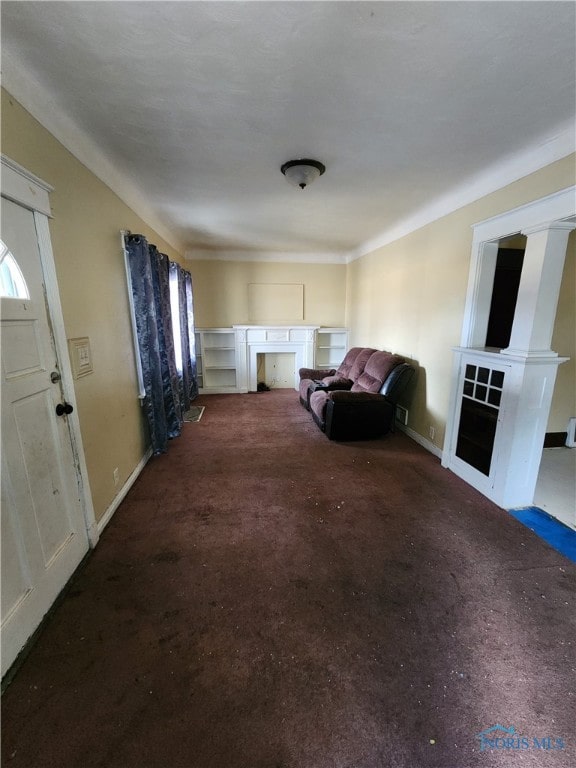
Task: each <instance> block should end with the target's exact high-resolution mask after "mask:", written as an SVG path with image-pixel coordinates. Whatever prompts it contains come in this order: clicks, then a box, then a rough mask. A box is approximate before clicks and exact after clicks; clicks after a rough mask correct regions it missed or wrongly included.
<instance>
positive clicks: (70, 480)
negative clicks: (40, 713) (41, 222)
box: [1, 199, 88, 675]
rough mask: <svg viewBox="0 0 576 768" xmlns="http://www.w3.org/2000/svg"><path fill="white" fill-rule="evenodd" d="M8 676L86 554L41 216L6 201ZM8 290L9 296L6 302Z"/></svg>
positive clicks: (4, 613) (4, 631) (4, 636)
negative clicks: (63, 410) (62, 408)
mask: <svg viewBox="0 0 576 768" xmlns="http://www.w3.org/2000/svg"><path fill="white" fill-rule="evenodd" d="M1 237H2V242H3V245H4V246H5V248H4V251H5V252H6V250H7V251H9V252H10V254H11V256H12V257H13V259H12V258H11V257H5V258H4V261H3V262H2V278H3V279H2V294H3V296H2V298H1V358H2V374H1V375H2V395H1V397H2V513H1V514H2V517H1V525H2V610H1V621H2V624H1V641H2V675H4V673H5V672H6V670H7V669H8V668H9V667H10V665H11V664H12V662H13V661H14V659H15V658H16V656H17V655H18V653H19V652H20V650H21V649H22V647H23V646H24V644H25V643H26V641H27V640H28V638H29V637H30V636H31V635H32V634H33V632H34V631H35V629H36V628H37V627H38V625H39V623H40V622H41V620H42V618H43V616H44V615H45V614H46V612H47V611H48V609H49V608H50V606H51V605H52V603H53V601H54V599H55V598H56V597H57V596H58V593H59V592H60V591H61V589H62V588H63V587H64V585H65V584H66V582H67V581H68V579H69V578H70V576H71V575H72V573H73V572H74V570H75V568H76V567H77V566H78V564H79V563H80V561H81V560H82V558H83V556H84V554H85V553H86V552H87V550H88V535H87V531H86V522H85V518H84V512H83V507H82V503H81V497H80V491H79V487H78V478H77V475H76V469H75V463H74V452H73V449H72V443H71V434H70V430H69V425H68V423H67V421H68V417H67V416H66V415H65V414H64V415H61V416H58V415H57V414H56V407H57V405H59V404H62V403H63V397H62V391H61V385H60V382H59V379H58V377H59V365H58V359H57V355H56V351H55V344H54V339H53V337H52V333H51V323H50V319H49V316H48V310H47V304H46V295H45V285H44V279H43V271H42V264H41V260H40V251H39V245H38V236H37V231H36V222H35V216H34V213H33V212H32V211H30V210H28V209H26V208H24V207H22V206H20V205H17V204H16V203H14V202H12V201H9V200H5V199H2V234H1ZM6 294H12V295H11V296H10V295H9V296H7V295H6Z"/></svg>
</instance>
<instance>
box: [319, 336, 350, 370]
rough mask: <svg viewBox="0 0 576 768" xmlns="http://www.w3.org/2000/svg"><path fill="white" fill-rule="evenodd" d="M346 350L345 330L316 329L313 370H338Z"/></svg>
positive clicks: (346, 337)
mask: <svg viewBox="0 0 576 768" xmlns="http://www.w3.org/2000/svg"><path fill="white" fill-rule="evenodd" d="M347 350H348V329H347V328H318V330H317V331H316V348H315V360H314V367H315V368H338V366H339V365H340V363H341V362H342V360H343V359H344V356H345V355H346V352H347Z"/></svg>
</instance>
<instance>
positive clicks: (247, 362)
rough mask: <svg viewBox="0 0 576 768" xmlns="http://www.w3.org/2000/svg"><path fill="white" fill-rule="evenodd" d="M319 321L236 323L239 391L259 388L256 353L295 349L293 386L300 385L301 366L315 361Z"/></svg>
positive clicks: (292, 350) (292, 351) (295, 387)
mask: <svg viewBox="0 0 576 768" xmlns="http://www.w3.org/2000/svg"><path fill="white" fill-rule="evenodd" d="M319 327H320V326H318V325H235V326H234V331H235V333H236V349H237V372H236V373H237V377H238V390H239V391H240V392H256V389H257V386H258V382H257V355H258V354H266V353H268V354H271V353H274V354H281V353H284V352H288V353H294V355H295V356H296V361H295V362H296V364H295V366H294V367H295V374H294V389H296V390H297V389H298V378H299V377H298V369H299V368H312V367H313V365H314V343H315V333H316V331H317V330H318V329H319Z"/></svg>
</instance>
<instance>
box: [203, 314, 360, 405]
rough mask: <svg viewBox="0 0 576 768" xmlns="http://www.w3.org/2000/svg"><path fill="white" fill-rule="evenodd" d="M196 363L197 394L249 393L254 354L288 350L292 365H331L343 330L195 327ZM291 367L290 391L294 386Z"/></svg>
mask: <svg viewBox="0 0 576 768" xmlns="http://www.w3.org/2000/svg"><path fill="white" fill-rule="evenodd" d="M195 341H196V367H197V376H198V388H199V391H200V392H201V393H202V394H223V393H232V392H251V391H254V390H255V388H256V384H255V376H256V358H257V355H258V354H262V353H264V354H266V353H271V354H278V353H282V352H290V353H293V354H294V355H295V367H296V369H298V368H299V367H309V368H337V367H338V366H339V365H340V363H341V362H342V360H343V359H344V356H345V354H346V350H347V349H348V329H347V328H327V327H321V326H315V325H312V326H310V325H307V326H280V327H278V326H274V327H270V326H255V325H251V326H248V325H237V326H233V327H231V328H197V329H196V334H195ZM297 378H298V375H297V370H296V374H295V382H294V386H295V389H297V387H298V382H297Z"/></svg>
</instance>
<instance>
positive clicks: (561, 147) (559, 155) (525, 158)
mask: <svg viewBox="0 0 576 768" xmlns="http://www.w3.org/2000/svg"><path fill="white" fill-rule="evenodd" d="M574 126H575V121H574V120H570V121H568V122H567V123H563V124H562V125H560V126H558V127H557V128H556V130H555V131H554V133H553V135H552V136H551V137H550V136H549V135H547V136H546V137H545V138H542V139H541V140H540V141H539V142H538V143H536V144H533V145H532V146H530V147H528V148H524V149H522V150H520V151H519V152H517V153H515V154H514V155H509V156H508V157H507V158H504V159H502V160H499V161H498V162H497V163H494V164H493V165H492V166H490V167H489V168H486V169H485V170H484V171H483V172H482V173H480V174H478V175H476V176H473V177H471V178H470V179H468V180H467V181H466V182H465V183H463V184H461V185H459V186H458V187H455V188H454V189H453V190H452V191H450V192H448V193H447V194H445V195H442V196H441V197H438V198H436V199H435V200H432V201H431V202H430V204H429V205H427V206H425V207H423V208H420V210H418V211H415V213H414V214H412V215H411V216H408V217H407V218H405V219H403V220H401V221H399V222H398V223H397V224H396V225H395V226H393V227H390V228H389V229H387V230H385V231H384V232H382V233H381V234H380V235H378V236H377V237H375V238H371V239H370V240H367V241H366V242H364V243H363V244H362V245H360V246H359V247H358V248H356V249H354V250H353V251H350V252H349V253H348V254H346V262H347V263H350V262H351V261H355V260H356V259H359V258H361V257H362V256H366V255H367V254H369V253H372V252H373V251H376V250H378V249H379V248H383V247H384V246H385V245H390V243H393V242H395V241H396V240H400V238H402V237H405V236H406V235H409V234H410V233H411V232H415V231H416V230H418V229H421V228H422V227H424V226H426V225H427V224H431V223H432V222H433V221H437V220H438V219H441V218H443V217H444V216H448V214H450V213H453V212H454V211H457V210H459V209H460V208H464V206H466V205H470V203H474V202H476V200H480V199H481V198H483V197H486V195H489V194H491V193H492V192H497V191H498V190H499V189H502V188H503V187H506V186H508V184H512V183H513V182H515V181H518V180H519V179H522V178H524V177H525V176H529V175H530V174H531V173H535V172H536V171H539V170H540V169H542V168H545V167H546V166H547V165H550V164H551V163H554V162H556V161H557V160H562V159H563V158H565V157H568V156H569V155H571V154H574V152H575V151H576V135H575V130H574Z"/></svg>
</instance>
